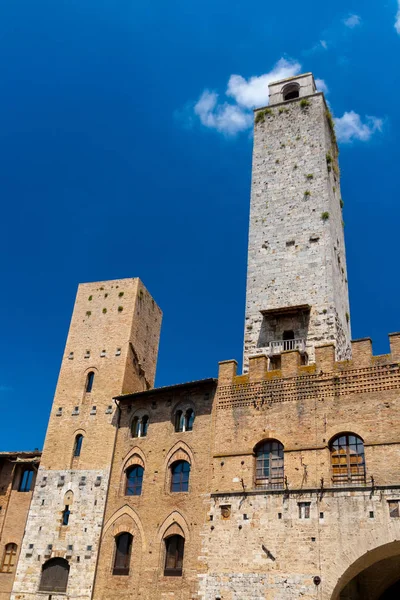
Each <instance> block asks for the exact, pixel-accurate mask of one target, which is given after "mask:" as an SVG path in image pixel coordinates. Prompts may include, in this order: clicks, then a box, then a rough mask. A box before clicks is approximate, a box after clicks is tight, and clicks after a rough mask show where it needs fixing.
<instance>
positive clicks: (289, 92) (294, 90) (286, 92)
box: [282, 83, 300, 101]
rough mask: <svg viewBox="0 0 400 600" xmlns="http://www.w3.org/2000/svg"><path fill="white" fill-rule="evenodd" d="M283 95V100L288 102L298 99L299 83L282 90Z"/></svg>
mask: <svg viewBox="0 0 400 600" xmlns="http://www.w3.org/2000/svg"><path fill="white" fill-rule="evenodd" d="M282 94H283V99H284V100H285V101H286V100H293V99H294V98H298V97H299V95H300V86H299V84H298V83H289V84H288V85H285V87H284V88H283V90H282Z"/></svg>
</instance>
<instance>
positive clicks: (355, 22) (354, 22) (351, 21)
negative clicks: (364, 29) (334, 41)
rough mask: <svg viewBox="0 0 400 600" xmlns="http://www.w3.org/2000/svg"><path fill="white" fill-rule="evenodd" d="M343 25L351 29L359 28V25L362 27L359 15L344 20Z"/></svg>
mask: <svg viewBox="0 0 400 600" xmlns="http://www.w3.org/2000/svg"><path fill="white" fill-rule="evenodd" d="M343 23H344V24H345V25H346V27H348V28H349V29H354V27H358V26H359V25H361V17H359V16H358V15H349V16H348V17H347V19H344V21H343Z"/></svg>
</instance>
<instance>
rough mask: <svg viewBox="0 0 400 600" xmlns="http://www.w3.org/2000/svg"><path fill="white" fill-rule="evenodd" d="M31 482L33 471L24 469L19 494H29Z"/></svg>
mask: <svg viewBox="0 0 400 600" xmlns="http://www.w3.org/2000/svg"><path fill="white" fill-rule="evenodd" d="M32 481H33V469H24V470H23V471H22V475H21V481H20V484H19V488H18V491H19V492H30V490H31V487H32Z"/></svg>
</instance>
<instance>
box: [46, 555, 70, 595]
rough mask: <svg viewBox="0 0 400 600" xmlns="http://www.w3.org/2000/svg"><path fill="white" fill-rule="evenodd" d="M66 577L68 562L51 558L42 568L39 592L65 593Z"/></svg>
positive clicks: (63, 559)
mask: <svg viewBox="0 0 400 600" xmlns="http://www.w3.org/2000/svg"><path fill="white" fill-rule="evenodd" d="M68 575H69V563H68V561H67V560H65V558H51V559H50V560H48V561H47V562H45V563H44V565H43V567H42V576H41V578H40V584H39V590H40V591H41V592H61V593H64V592H66V591H67V584H68Z"/></svg>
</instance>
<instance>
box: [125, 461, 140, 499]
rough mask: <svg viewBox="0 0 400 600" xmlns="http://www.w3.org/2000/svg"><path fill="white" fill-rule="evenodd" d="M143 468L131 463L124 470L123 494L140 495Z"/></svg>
mask: <svg viewBox="0 0 400 600" xmlns="http://www.w3.org/2000/svg"><path fill="white" fill-rule="evenodd" d="M143 473H144V469H143V467H141V466H140V465H133V466H132V467H129V469H127V471H126V486H125V496H140V495H141V493H142V485H143Z"/></svg>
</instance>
